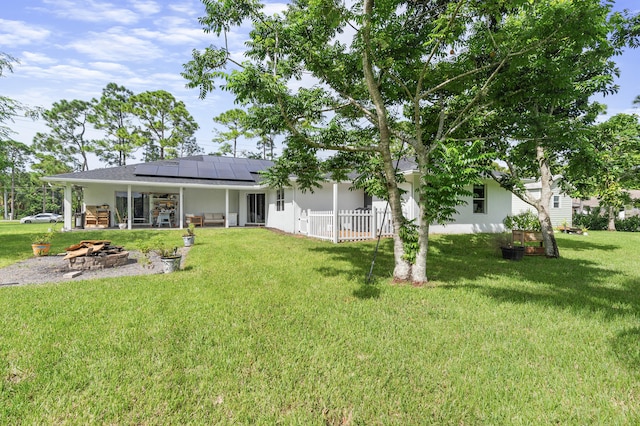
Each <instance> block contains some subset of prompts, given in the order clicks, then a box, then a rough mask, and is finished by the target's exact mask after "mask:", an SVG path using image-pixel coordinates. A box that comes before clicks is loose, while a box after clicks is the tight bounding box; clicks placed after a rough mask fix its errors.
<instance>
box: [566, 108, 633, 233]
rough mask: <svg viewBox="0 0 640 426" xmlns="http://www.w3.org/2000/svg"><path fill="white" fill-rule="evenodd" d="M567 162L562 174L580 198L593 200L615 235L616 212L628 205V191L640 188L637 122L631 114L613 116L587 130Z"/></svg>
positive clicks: (629, 200)
mask: <svg viewBox="0 0 640 426" xmlns="http://www.w3.org/2000/svg"><path fill="white" fill-rule="evenodd" d="M591 130H592V131H591V132H590V133H589V134H588V137H585V138H582V139H581V140H580V141H579V142H580V146H579V147H578V148H577V149H575V150H574V151H572V152H571V153H570V155H569V156H568V158H567V161H568V163H567V167H566V170H565V173H566V175H567V178H568V179H569V181H570V183H571V185H572V186H573V188H575V190H576V191H577V193H578V194H579V195H580V197H581V198H587V197H590V196H595V197H597V198H598V199H599V200H600V204H601V205H602V206H604V207H605V208H606V209H607V212H608V230H609V231H615V230H616V225H615V220H616V215H617V213H618V211H620V209H621V208H622V207H623V206H624V205H625V204H628V203H630V202H631V199H630V196H629V192H628V191H627V190H628V189H636V188H639V187H640V169H638V166H639V165H640V122H639V121H638V116H637V115H634V114H617V115H614V116H613V117H611V118H609V119H608V120H607V121H605V122H603V123H599V124H597V125H595V126H593V128H592V129H591Z"/></svg>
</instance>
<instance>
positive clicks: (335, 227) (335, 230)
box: [333, 183, 340, 243]
mask: <svg viewBox="0 0 640 426" xmlns="http://www.w3.org/2000/svg"><path fill="white" fill-rule="evenodd" d="M339 232H340V227H339V226H338V184H337V183H334V184H333V242H334V243H337V242H338V241H340V235H339V234H338V233H339Z"/></svg>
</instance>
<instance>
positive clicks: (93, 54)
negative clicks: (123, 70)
mask: <svg viewBox="0 0 640 426" xmlns="http://www.w3.org/2000/svg"><path fill="white" fill-rule="evenodd" d="M132 32H133V31H131V30H128V29H126V28H121V27H114V28H111V29H109V30H108V31H107V32H104V33H94V32H90V33H89V34H88V35H87V36H86V37H84V38H82V39H78V40H76V41H74V42H72V43H70V44H69V45H68V47H70V48H72V49H74V50H76V51H78V52H80V53H82V54H85V55H87V56H88V57H90V58H93V59H96V60H98V61H111V62H120V61H122V62H142V61H150V60H154V59H157V58H161V57H163V56H164V55H165V54H164V53H163V51H162V50H161V49H160V48H158V46H156V45H155V44H154V43H152V42H149V41H147V40H143V39H141V38H139V37H134V36H131V35H129V34H130V33H132Z"/></svg>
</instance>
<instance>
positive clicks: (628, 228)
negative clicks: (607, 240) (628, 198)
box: [616, 216, 640, 232]
mask: <svg viewBox="0 0 640 426" xmlns="http://www.w3.org/2000/svg"><path fill="white" fill-rule="evenodd" d="M616 230H617V231H625V232H639V231H640V216H631V217H628V218H626V219H621V220H620V219H618V220H616Z"/></svg>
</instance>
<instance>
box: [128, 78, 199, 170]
mask: <svg viewBox="0 0 640 426" xmlns="http://www.w3.org/2000/svg"><path fill="white" fill-rule="evenodd" d="M129 101H130V105H131V112H132V113H133V114H134V115H135V116H136V117H137V118H138V119H139V120H140V122H141V126H140V127H139V129H138V131H139V132H140V135H141V136H142V139H139V140H140V141H143V142H140V143H142V144H143V147H144V160H145V161H155V160H164V159H167V158H175V157H177V156H178V154H179V153H183V154H184V153H186V154H187V155H190V154H191V153H193V151H194V149H197V144H194V143H193V136H194V134H195V132H196V130H198V128H199V126H198V124H197V123H196V122H195V120H194V119H193V117H192V116H191V114H189V111H187V108H186V106H185V105H184V102H182V101H178V100H177V99H176V98H175V97H174V96H173V95H172V94H171V93H169V92H167V91H165V90H157V91H153V92H143V93H139V94H136V95H133V96H131V97H130V98H129Z"/></svg>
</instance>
